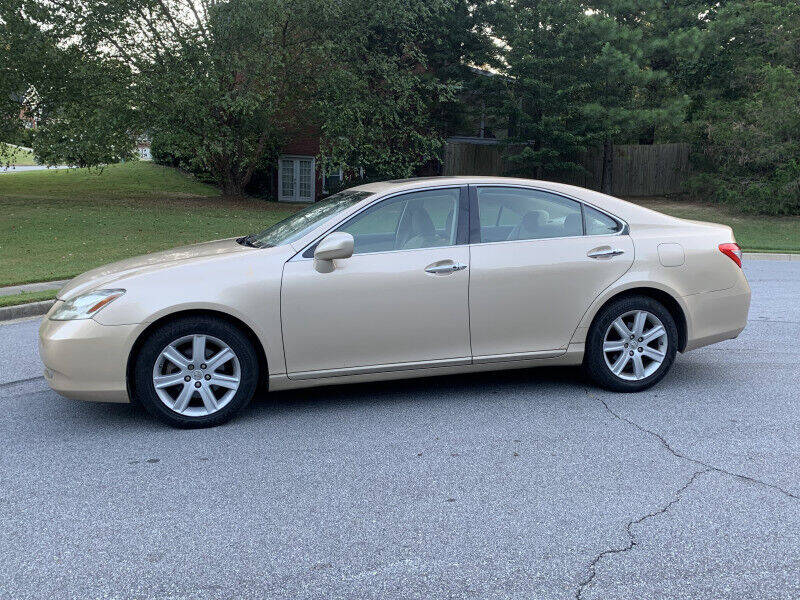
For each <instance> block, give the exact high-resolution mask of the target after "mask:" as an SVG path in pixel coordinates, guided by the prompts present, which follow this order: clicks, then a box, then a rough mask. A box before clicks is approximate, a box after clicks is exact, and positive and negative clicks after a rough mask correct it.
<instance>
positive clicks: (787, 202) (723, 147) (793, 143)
mask: <svg viewBox="0 0 800 600" xmlns="http://www.w3.org/2000/svg"><path fill="white" fill-rule="evenodd" d="M750 85H752V87H753V91H752V93H750V94H747V95H745V96H744V97H742V98H740V99H737V100H734V101H727V100H720V99H716V100H712V101H709V102H708V104H707V106H706V109H705V111H704V116H705V120H703V121H701V122H700V124H699V125H698V140H697V148H698V151H697V156H696V159H695V163H696V164H697V166H698V167H699V169H700V173H699V174H698V176H697V177H696V178H695V181H694V187H695V192H696V193H697V194H701V195H703V196H707V197H710V198H712V199H714V200H717V201H719V202H722V203H725V204H728V205H731V206H733V207H736V208H737V209H739V210H741V211H743V212H752V213H763V214H800V111H798V109H797V102H798V98H800V76H798V74H796V73H795V72H793V71H792V70H790V69H788V68H787V67H772V66H764V67H762V68H761V69H760V70H759V71H758V72H757V74H754V76H753V79H752V82H751V84H750Z"/></svg>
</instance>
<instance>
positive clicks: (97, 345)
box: [40, 177, 750, 427]
mask: <svg viewBox="0 0 800 600" xmlns="http://www.w3.org/2000/svg"><path fill="white" fill-rule="evenodd" d="M741 259H742V253H741V250H740V249H739V246H737V245H736V243H735V240H734V237H733V233H732V231H731V229H730V228H729V227H726V226H723V225H716V224H713V223H701V222H697V221H686V220H683V219H677V218H674V217H670V216H667V215H663V214H661V213H658V212H654V211H652V210H648V209H646V208H642V207H640V206H637V205H635V204H630V203H628V202H625V201H623V200H619V199H617V198H613V197H611V196H606V195H604V194H600V193H598V192H594V191H590V190H586V189H582V188H578V187H572V186H568V185H562V184H556V183H549V182H544V181H532V180H527V179H510V178H498V177H437V178H422V179H412V180H404V181H389V182H384V183H370V184H367V185H362V186H359V187H354V188H351V189H348V190H345V191H343V192H341V193H339V194H336V195H334V196H331V197H330V198H328V199H327V200H324V201H322V202H317V203H314V204H311V205H309V206H306V207H305V208H303V209H302V210H300V211H299V212H297V213H295V214H293V215H292V216H290V217H289V218H287V219H285V220H283V221H281V222H280V223H277V224H276V225H273V226H272V227H269V228H268V229H265V230H264V231H262V232H260V233H254V234H251V235H247V236H245V237H240V238H237V239H225V240H219V241H214V242H208V243H203V244H197V245H195V246H187V247H183V248H176V249H174V250H169V251H166V252H158V253H155V254H148V255H145V256H140V257H137V258H131V259H128V260H123V261H120V262H117V263H113V264H110V265H107V266H104V267H100V268H98V269H94V270H92V271H89V272H87V273H84V274H83V275H80V276H78V277H76V278H75V279H73V280H72V281H71V282H70V283H69V284H67V286H66V287H64V288H63V289H62V290H61V291H60V292H59V294H58V300H57V301H56V303H55V305H54V306H53V308H52V309H51V310H50V312H49V313H48V315H47V317H46V318H45V319H44V321H43V322H42V326H41V330H40V355H41V357H42V360H43V362H44V365H45V370H44V372H45V377H46V379H47V381H48V383H49V384H50V386H51V387H52V388H53V389H54V390H55V391H57V392H59V393H60V394H63V395H64V396H68V397H71V398H78V399H83V400H101V401H110V402H129V401H132V402H136V403H139V404H141V405H143V406H144V407H145V408H146V409H147V410H149V411H150V412H151V413H152V414H153V415H155V416H157V417H159V418H160V419H162V420H163V421H165V422H167V423H169V424H171V425H174V426H179V427H199V426H209V425H217V424H219V423H222V422H224V421H226V420H228V419H230V418H231V417H232V416H233V415H234V414H236V413H237V412H238V411H239V410H241V409H242V407H244V406H245V405H246V404H247V403H248V402H249V401H250V399H251V398H252V397H253V395H254V394H255V393H256V390H258V389H264V388H266V389H269V390H285V389H290V388H301V387H310V386H319V385H331V384H340V383H351V382H362V381H376V380H387V379H395V378H406V377H424V376H432V375H446V374H454V373H464V372H472V371H487V370H499V369H517V368H527V367H534V366H540V365H579V364H583V366H584V368H585V370H586V372H587V373H588V375H589V377H590V378H591V379H592V380H593V381H594V382H595V383H596V384H597V385H599V386H602V387H604V388H607V389H609V390H613V391H618V392H635V391H639V390H644V389H646V388H648V387H650V386H652V385H654V384H655V383H657V382H658V381H659V380H661V379H662V378H663V377H664V376H665V375H666V373H667V371H668V370H669V369H670V366H671V365H672V363H673V361H674V360H675V355H676V353H677V352H687V351H689V350H693V349H695V348H699V347H701V346H706V345H708V344H713V343H715V342H719V341H721V340H726V339H730V338H735V337H736V336H738V335H739V333H740V332H741V331H742V329H743V328H744V326H745V323H746V320H747V312H748V309H749V305H750V288H749V286H748V283H747V280H746V279H745V276H744V274H743V272H742V269H741V266H742V262H741Z"/></svg>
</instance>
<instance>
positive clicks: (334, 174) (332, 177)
mask: <svg viewBox="0 0 800 600" xmlns="http://www.w3.org/2000/svg"><path fill="white" fill-rule="evenodd" d="M341 184H342V169H339V170H338V171H331V172H330V173H324V174H323V175H322V191H323V192H325V193H326V194H327V193H330V191H331V189H337V188H338V187H339V186H340V185H341Z"/></svg>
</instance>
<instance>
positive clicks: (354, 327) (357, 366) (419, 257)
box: [281, 186, 471, 378]
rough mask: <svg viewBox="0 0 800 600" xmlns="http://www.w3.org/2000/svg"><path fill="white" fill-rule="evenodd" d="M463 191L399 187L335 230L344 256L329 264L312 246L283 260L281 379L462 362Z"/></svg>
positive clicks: (465, 323) (465, 345)
mask: <svg viewBox="0 0 800 600" xmlns="http://www.w3.org/2000/svg"><path fill="white" fill-rule="evenodd" d="M467 215H468V199H467V191H466V188H464V187H458V186H455V187H452V186H451V187H442V188H435V189H426V190H419V191H413V192H408V193H403V194H398V195H395V196H392V197H389V198H386V199H382V200H379V201H377V202H376V203H375V204H373V205H371V206H370V207H368V208H366V209H365V210H363V211H361V212H360V213H358V214H356V215H355V216H354V217H351V218H350V219H349V220H348V221H347V222H346V223H344V224H343V225H341V226H340V227H338V228H337V229H336V231H345V232H348V233H350V234H352V235H353V238H354V242H355V248H354V253H353V256H351V257H350V258H347V259H342V260H336V261H335V268H334V270H333V271H332V272H330V273H319V272H318V271H317V270H316V269H315V268H314V261H313V250H314V246H312V247H311V248H309V249H308V250H307V251H305V252H303V253H302V254H300V255H297V256H295V257H294V258H293V259H291V260H290V261H288V262H287V263H286V264H285V266H284V271H283V282H282V288H281V322H282V327H283V341H284V351H285V356H286V370H287V373H288V375H289V377H290V378H313V377H326V376H332V375H346V374H357V373H369V372H378V371H386V370H397V369H406V368H415V367H423V366H443V365H451V364H468V363H469V362H470V361H471V355H470V339H469V314H468V304H467V293H468V284H469V247H468V245H467V241H468V218H467Z"/></svg>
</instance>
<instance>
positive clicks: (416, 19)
mask: <svg viewBox="0 0 800 600" xmlns="http://www.w3.org/2000/svg"><path fill="white" fill-rule="evenodd" d="M338 7H339V11H338V12H337V14H336V16H335V18H334V22H335V23H336V26H335V27H333V28H332V35H331V41H330V44H329V49H330V52H331V63H332V68H331V71H330V73H329V77H328V78H327V79H326V83H325V85H324V86H322V88H321V90H320V95H319V102H318V103H317V105H316V111H315V112H316V113H317V114H318V116H319V120H320V124H321V132H322V142H323V146H322V163H323V165H325V166H327V167H328V168H334V169H338V168H343V169H344V170H345V171H348V170H349V171H350V172H355V171H356V170H361V169H363V171H364V172H365V173H366V175H367V177H370V178H387V177H389V178H394V177H410V176H411V175H413V174H414V173H415V172H416V171H417V170H418V169H419V168H420V167H422V166H423V165H425V164H427V163H429V162H435V161H438V160H439V158H440V156H441V150H442V146H443V142H444V139H443V134H444V133H445V132H446V131H447V128H448V119H449V118H450V117H451V116H452V111H453V108H454V105H455V100H456V94H457V92H459V91H460V90H461V89H462V87H463V85H464V82H465V81H467V80H468V79H470V73H469V72H468V65H469V64H471V63H475V62H478V61H481V60H483V59H484V58H485V57H486V56H487V54H488V52H487V48H488V46H489V45H490V42H489V41H488V36H487V35H486V34H485V32H484V31H482V29H481V28H480V25H479V23H478V20H479V17H478V16H477V13H476V10H475V8H474V6H472V5H471V4H468V3H467V2H465V1H464V0H409V1H407V2H403V3H398V2H396V1H394V0H349V1H345V2H342V3H341V4H339V5H338Z"/></svg>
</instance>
